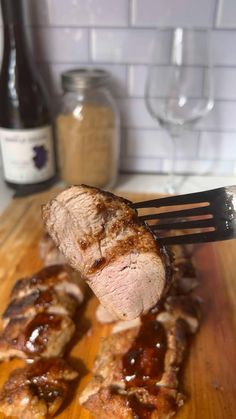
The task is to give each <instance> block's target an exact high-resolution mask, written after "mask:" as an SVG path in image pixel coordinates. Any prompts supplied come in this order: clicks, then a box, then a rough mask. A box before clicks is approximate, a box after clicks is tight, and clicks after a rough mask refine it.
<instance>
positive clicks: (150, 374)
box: [122, 309, 167, 419]
mask: <svg viewBox="0 0 236 419" xmlns="http://www.w3.org/2000/svg"><path fill="white" fill-rule="evenodd" d="M156 311H157V309H156V310H154V311H153V312H151V313H150V314H148V315H146V316H143V317H142V325H141V327H140V330H139V333H138V335H137V337H136V339H135V340H134V342H133V345H132V346H131V348H130V349H129V351H128V352H127V353H126V354H125V355H124V356H123V358H122V364H123V378H124V381H125V385H126V389H130V388H132V387H145V388H147V390H148V392H149V393H151V394H155V395H156V394H158V387H157V386H156V385H155V382H156V381H158V380H159V379H160V378H161V376H162V374H163V371H164V361H165V354H166V350H167V339H166V333H165V329H164V327H163V326H162V325H161V323H160V322H158V321H156V319H155V318H156ZM128 406H129V407H130V408H131V409H132V412H133V415H134V418H135V419H149V418H151V414H152V412H153V411H154V410H155V406H154V405H152V404H145V403H142V402H141V401H140V400H139V399H138V398H137V397H136V396H134V395H132V394H131V395H128Z"/></svg>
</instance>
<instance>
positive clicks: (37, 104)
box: [0, 0, 56, 195]
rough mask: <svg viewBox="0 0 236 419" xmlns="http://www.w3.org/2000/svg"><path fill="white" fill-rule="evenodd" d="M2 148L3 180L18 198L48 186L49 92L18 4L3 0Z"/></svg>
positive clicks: (51, 145)
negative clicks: (42, 77) (38, 68)
mask: <svg viewBox="0 0 236 419" xmlns="http://www.w3.org/2000/svg"><path fill="white" fill-rule="evenodd" d="M1 9H2V18H3V37H4V45H3V60H2V67H1V73H0V143H1V151H2V161H3V175H4V180H5V182H6V183H7V185H8V186H9V187H11V188H13V189H15V190H16V194H17V195H26V194H30V193H34V192H38V191H40V190H43V189H46V188H47V187H49V186H51V185H52V184H53V182H54V181H55V178H56V149H55V137H54V131H53V124H52V117H51V112H50V108H49V104H48V97H47V92H46V90H45V88H44V85H43V83H42V80H41V78H40V75H39V74H38V71H37V68H36V65H35V62H34V60H33V59H32V55H31V53H30V48H29V45H28V40H27V36H26V30H25V25H24V9H23V1H22V0H17V1H16V0H1Z"/></svg>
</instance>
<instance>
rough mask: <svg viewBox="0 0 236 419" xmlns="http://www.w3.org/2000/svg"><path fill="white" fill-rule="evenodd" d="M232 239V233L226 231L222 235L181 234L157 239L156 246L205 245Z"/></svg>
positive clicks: (213, 232)
mask: <svg viewBox="0 0 236 419" xmlns="http://www.w3.org/2000/svg"><path fill="white" fill-rule="evenodd" d="M232 238H233V232H232V231H228V232H226V233H225V234H224V235H223V234H222V232H221V233H217V232H216V231H208V232H204V233H194V234H183V235H180V236H170V237H158V238H157V241H158V244H161V245H167V246H168V245H172V244H191V243H206V242H214V241H218V240H230V239H232Z"/></svg>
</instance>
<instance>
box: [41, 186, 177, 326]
mask: <svg viewBox="0 0 236 419" xmlns="http://www.w3.org/2000/svg"><path fill="white" fill-rule="evenodd" d="M42 215H43V220H44V222H45V226H46V229H47V231H48V233H49V234H50V235H51V237H52V238H53V240H54V241H55V243H56V245H57V246H58V247H59V249H60V251H61V252H62V253H63V254H64V256H65V257H66V259H67V261H68V263H69V264H70V265H71V266H72V267H73V268H74V269H76V270H78V271H79V272H80V273H81V274H82V275H83V276H84V278H85V279H86V281H87V283H88V284H89V286H90V287H91V288H92V290H93V291H94V293H95V294H96V295H97V297H98V298H99V300H100V302H101V303H102V305H103V307H105V308H106V309H107V310H108V311H109V312H110V314H111V315H112V316H113V317H117V318H120V319H124V320H126V319H134V318H136V317H138V316H139V315H142V314H144V313H146V312H147V311H148V310H149V309H150V308H151V307H153V306H154V305H155V304H156V303H157V301H158V300H159V299H160V298H161V296H162V295H163V292H164V290H165V288H166V285H167V282H168V275H167V266H168V265H169V256H168V254H167V253H166V251H165V249H164V248H161V247H160V246H159V245H158V243H157V241H156V240H155V238H154V237H153V235H152V233H151V232H150V231H149V230H148V228H147V227H146V226H145V225H144V224H143V223H141V222H140V221H139V218H138V216H137V213H136V211H135V210H134V209H133V208H132V205H131V203H130V202H129V201H127V200H125V199H123V198H120V197H118V196H115V195H113V194H111V193H108V192H104V191H101V190H99V189H96V188H92V187H89V186H84V185H81V186H74V187H71V188H69V189H67V190H65V191H63V192H61V193H60V194H59V195H58V196H57V197H56V198H55V199H53V200H52V201H50V202H49V203H48V204H46V205H44V206H43V208H42Z"/></svg>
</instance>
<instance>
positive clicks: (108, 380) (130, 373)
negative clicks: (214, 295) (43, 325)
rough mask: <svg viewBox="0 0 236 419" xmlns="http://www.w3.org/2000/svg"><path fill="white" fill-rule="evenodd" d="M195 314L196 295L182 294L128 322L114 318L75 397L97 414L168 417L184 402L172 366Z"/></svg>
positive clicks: (112, 418)
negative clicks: (110, 331) (86, 381)
mask: <svg viewBox="0 0 236 419" xmlns="http://www.w3.org/2000/svg"><path fill="white" fill-rule="evenodd" d="M198 318H199V302H198V300H197V299H195V298H193V297H190V296H184V297H183V296H182V297H181V298H179V297H169V299H168V302H166V303H165V305H164V307H163V308H162V309H161V310H159V312H158V313H150V314H149V315H146V316H144V317H143V318H142V319H141V320H140V319H136V320H135V322H134V323H133V324H131V322H120V323H118V324H116V325H115V326H114V331H115V333H113V334H112V335H111V336H109V337H108V338H106V339H104V340H103V341H102V342H101V346H100V350H99V353H98V356H97V359H96V361H95V365H94V369H93V378H92V380H91V382H90V383H89V384H88V385H87V387H86V388H85V389H84V391H83V393H82V394H81V396H80V403H81V404H82V405H83V406H84V407H86V408H87V409H88V410H90V411H91V413H92V414H93V415H94V416H95V417H96V418H99V419H131V418H134V417H140V418H150V419H168V418H170V417H172V416H173V415H174V414H175V413H176V411H177V410H178V408H179V407H180V406H181V405H182V404H183V403H184V396H183V395H182V394H181V393H180V392H179V391H178V371H179V368H180V365H181V363H182V360H183V357H184V354H185V350H186V345H187V338H188V334H189V333H194V332H195V331H196V329H197V326H198ZM126 323H128V325H127V324H126Z"/></svg>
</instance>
